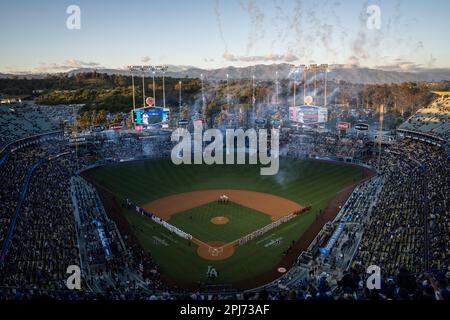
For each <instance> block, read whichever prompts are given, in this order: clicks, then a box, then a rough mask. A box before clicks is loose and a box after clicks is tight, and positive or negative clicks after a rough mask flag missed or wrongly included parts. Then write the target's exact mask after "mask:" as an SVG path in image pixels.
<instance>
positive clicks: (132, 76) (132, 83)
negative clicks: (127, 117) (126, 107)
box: [128, 66, 136, 110]
mask: <svg viewBox="0 0 450 320" xmlns="http://www.w3.org/2000/svg"><path fill="white" fill-rule="evenodd" d="M128 69H130V72H131V87H132V88H133V89H132V90H133V110H135V109H136V97H135V93H134V73H133V66H128Z"/></svg>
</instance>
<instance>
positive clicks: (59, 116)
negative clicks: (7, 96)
mask: <svg viewBox="0 0 450 320" xmlns="http://www.w3.org/2000/svg"><path fill="white" fill-rule="evenodd" d="M76 110H77V109H75V111H74V108H73V107H72V106H37V105H32V104H24V105H21V104H20V105H9V106H1V107H0V148H1V147H2V146H4V145H6V144H7V143H9V142H12V141H15V140H18V139H22V138H26V137H29V136H33V135H36V134H42V133H46V132H50V131H55V130H58V127H59V123H60V122H61V121H66V120H67V119H69V120H70V119H71V117H73V113H74V112H76Z"/></svg>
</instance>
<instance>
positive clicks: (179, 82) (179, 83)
mask: <svg viewBox="0 0 450 320" xmlns="http://www.w3.org/2000/svg"><path fill="white" fill-rule="evenodd" d="M178 85H179V87H180V98H179V101H180V119H181V81H178Z"/></svg>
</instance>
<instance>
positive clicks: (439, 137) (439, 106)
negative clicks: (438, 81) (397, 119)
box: [397, 92, 450, 145]
mask: <svg viewBox="0 0 450 320" xmlns="http://www.w3.org/2000/svg"><path fill="white" fill-rule="evenodd" d="M436 94H438V95H440V98H438V99H436V100H435V101H433V102H432V103H431V104H430V105H429V106H427V107H425V108H423V109H420V110H419V111H417V112H416V114H414V115H413V116H412V117H411V118H409V119H408V120H407V121H406V122H405V123H403V124H402V125H401V126H400V127H399V128H398V130H397V131H398V132H400V133H402V134H404V135H405V136H406V137H407V138H413V139H423V140H426V141H428V142H431V143H436V144H439V145H442V144H444V143H446V142H448V141H449V140H450V92H439V93H438V92H436Z"/></svg>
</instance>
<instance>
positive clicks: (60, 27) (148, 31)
mask: <svg viewBox="0 0 450 320" xmlns="http://www.w3.org/2000/svg"><path fill="white" fill-rule="evenodd" d="M69 5H77V6H79V8H80V9H81V15H80V17H81V28H80V29H79V30H70V29H68V28H67V26H66V20H67V18H68V17H69V14H68V13H66V9H67V7H68V6H69ZM370 5H377V6H378V7H379V8H380V10H381V11H380V13H381V16H380V20H379V21H380V29H376V28H375V29H370V28H368V26H367V19H368V14H367V8H368V7H369V6H370ZM449 33H450V1H447V0H404V1H396V0H383V1H382V0H370V1H361V0H341V1H338V0H330V1H325V0H324V1H317V0H314V1H312V0H311V1H309V0H303V1H294V0H146V1H144V0H141V1H139V0H127V1H124V0H122V1H118V0H71V1H55V0H41V1H39V0H38V1H36V0H16V1H4V0H2V1H1V2H0V40H1V43H2V45H1V49H0V72H7V73H11V72H61V71H67V70H70V69H72V68H78V67H97V68H102V67H106V68H123V67H125V66H126V65H129V64H170V65H190V66H197V67H202V68H217V67H223V66H228V65H234V66H247V65H252V64H258V63H265V64H269V63H282V62H288V63H293V64H303V63H306V64H308V63H328V64H346V65H360V66H367V67H382V68H384V69H389V70H410V71H411V70H412V71H413V70H417V69H420V68H450V41H448V40H447V37H448V34H449Z"/></svg>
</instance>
